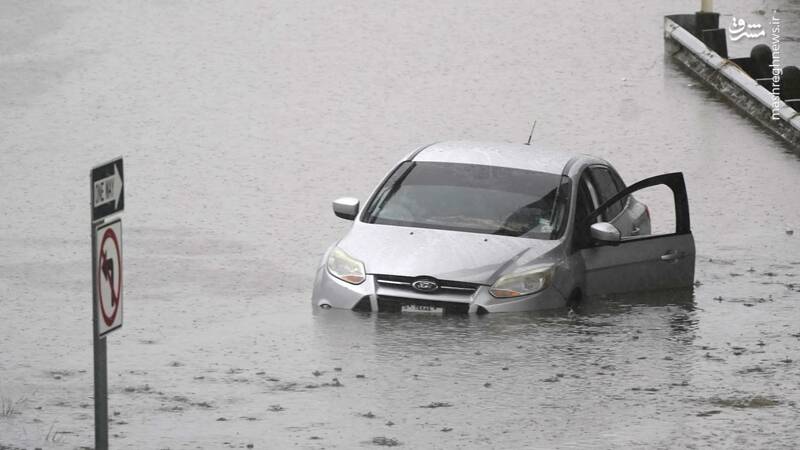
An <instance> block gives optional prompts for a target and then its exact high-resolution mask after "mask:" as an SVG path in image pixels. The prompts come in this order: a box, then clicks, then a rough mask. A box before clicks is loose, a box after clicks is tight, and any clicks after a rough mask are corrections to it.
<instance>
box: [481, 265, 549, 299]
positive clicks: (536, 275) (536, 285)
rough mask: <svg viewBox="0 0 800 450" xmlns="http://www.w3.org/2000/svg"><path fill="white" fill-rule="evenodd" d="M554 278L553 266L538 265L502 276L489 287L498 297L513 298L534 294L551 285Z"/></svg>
mask: <svg viewBox="0 0 800 450" xmlns="http://www.w3.org/2000/svg"><path fill="white" fill-rule="evenodd" d="M552 278H553V267H552V266H547V267H537V268H536V269H532V270H528V271H525V272H520V273H512V274H509V275H505V276H502V277H500V279H499V280H497V282H495V283H494V285H492V287H491V288H489V292H490V293H491V294H492V295H493V296H494V297H497V298H511V297H519V296H522V295H528V294H533V293H534V292H539V291H541V290H542V289H544V288H546V287H547V286H549V285H550V280H551V279H552Z"/></svg>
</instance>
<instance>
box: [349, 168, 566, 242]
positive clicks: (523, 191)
mask: <svg viewBox="0 0 800 450" xmlns="http://www.w3.org/2000/svg"><path fill="white" fill-rule="evenodd" d="M569 193H570V188H569V178H567V177H563V176H561V175H557V174H552V173H544V172H536V171H530V170H522V169H512V168H506V167H495V166H485V165H478V164H458V163H443V162H413V161H406V162H404V163H402V164H401V165H399V166H398V167H397V168H396V169H395V171H394V172H393V173H392V174H391V176H389V178H388V179H387V180H386V182H384V184H383V185H382V186H381V187H380V189H379V190H378V192H377V193H376V195H375V196H374V198H373V199H372V201H371V202H370V204H369V205H368V207H367V209H366V211H365V213H364V216H363V218H362V220H363V221H364V222H367V223H376V224H384V225H398V226H409V227H420V228H436V229H443V230H455V231H467V232H474V233H486V234H500V235H507V236H523V237H530V238H535V239H557V238H558V237H559V236H560V234H561V230H562V228H563V226H562V225H563V223H564V222H565V219H566V214H565V212H566V211H567V200H568V198H569Z"/></svg>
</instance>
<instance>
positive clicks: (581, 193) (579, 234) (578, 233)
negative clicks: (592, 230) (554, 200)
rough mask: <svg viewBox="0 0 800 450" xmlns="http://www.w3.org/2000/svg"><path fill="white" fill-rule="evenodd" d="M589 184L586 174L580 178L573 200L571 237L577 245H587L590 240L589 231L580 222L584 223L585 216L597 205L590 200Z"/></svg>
mask: <svg viewBox="0 0 800 450" xmlns="http://www.w3.org/2000/svg"><path fill="white" fill-rule="evenodd" d="M589 186H590V185H589V183H588V180H587V177H586V176H584V177H583V178H581V181H580V183H578V197H577V199H576V201H575V231H574V233H573V236H574V238H573V239H574V241H575V244H576V245H577V246H578V247H582V246H585V245H588V244H589V242H590V237H589V231H588V229H587V228H586V227H585V226H581V224H584V223H585V221H586V217H587V216H588V215H589V213H590V212H592V211H593V210H594V209H595V208H596V207H597V205H596V204H595V203H594V201H593V200H592V195H591V192H590V191H589Z"/></svg>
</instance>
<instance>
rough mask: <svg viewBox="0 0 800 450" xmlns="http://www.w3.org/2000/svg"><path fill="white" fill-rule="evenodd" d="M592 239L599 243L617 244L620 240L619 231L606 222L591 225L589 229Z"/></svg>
mask: <svg viewBox="0 0 800 450" xmlns="http://www.w3.org/2000/svg"><path fill="white" fill-rule="evenodd" d="M589 230H590V233H591V235H592V239H594V240H596V241H600V242H619V241H621V240H622V237H621V235H620V232H619V230H618V229H617V227H615V226H614V225H611V224H610V223H608V222H598V223H593V224H592V226H591V227H590V228H589Z"/></svg>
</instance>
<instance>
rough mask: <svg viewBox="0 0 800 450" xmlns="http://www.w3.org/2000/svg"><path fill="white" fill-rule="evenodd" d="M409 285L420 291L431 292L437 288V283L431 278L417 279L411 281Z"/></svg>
mask: <svg viewBox="0 0 800 450" xmlns="http://www.w3.org/2000/svg"><path fill="white" fill-rule="evenodd" d="M411 287H413V288H414V289H416V290H418V291H420V292H433V291H435V290H437V289H439V284H438V283H437V282H435V281H433V280H417V281H415V282H413V283H411Z"/></svg>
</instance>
